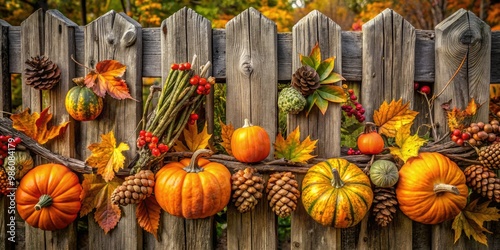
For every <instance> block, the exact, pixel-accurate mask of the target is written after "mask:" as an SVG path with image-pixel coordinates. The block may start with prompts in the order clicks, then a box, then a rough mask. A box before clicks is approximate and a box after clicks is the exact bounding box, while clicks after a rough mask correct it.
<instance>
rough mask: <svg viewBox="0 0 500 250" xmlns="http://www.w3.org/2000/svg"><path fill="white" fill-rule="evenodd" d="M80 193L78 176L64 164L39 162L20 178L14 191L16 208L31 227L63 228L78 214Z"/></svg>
mask: <svg viewBox="0 0 500 250" xmlns="http://www.w3.org/2000/svg"><path fill="white" fill-rule="evenodd" d="M81 192H82V186H81V185H80V182H79V180H78V176H77V175H76V174H75V173H73V172H71V170H69V169H68V168H67V167H65V166H63V165H60V164H52V163H50V164H43V165H40V166H38V167H35V168H34V169H32V170H30V171H29V172H28V173H27V174H26V175H25V176H24V177H23V178H22V179H21V183H20V184H19V187H18V188H17V190H16V203H17V211H18V212H19V215H20V216H21V218H23V220H25V221H26V222H27V223H28V224H30V225H31V226H33V227H36V228H40V229H43V230H51V231H53V230H58V229H63V228H65V227H67V226H68V225H69V224H71V222H73V221H74V220H75V219H76V217H77V216H78V212H79V211H80V206H81V202H80V194H81Z"/></svg>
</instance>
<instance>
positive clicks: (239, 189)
mask: <svg viewBox="0 0 500 250" xmlns="http://www.w3.org/2000/svg"><path fill="white" fill-rule="evenodd" d="M231 181H232V187H231V189H232V190H233V196H232V198H233V200H232V201H233V202H234V205H235V206H236V207H237V208H238V211H239V212H240V213H246V212H248V211H251V210H253V209H254V207H255V206H256V205H257V203H259V199H260V198H262V191H263V190H264V179H262V176H261V175H260V174H258V173H257V170H256V169H255V168H252V167H247V168H245V170H239V171H238V172H236V173H234V174H233V175H232V176H231Z"/></svg>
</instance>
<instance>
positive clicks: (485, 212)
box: [451, 199, 500, 246]
mask: <svg viewBox="0 0 500 250" xmlns="http://www.w3.org/2000/svg"><path fill="white" fill-rule="evenodd" d="M478 201H479V199H477V200H474V201H472V202H471V203H469V204H468V205H467V207H465V208H464V209H463V210H462V212H461V213H460V214H459V215H457V217H455V219H454V220H453V224H452V226H451V227H452V228H453V230H454V231H455V242H457V241H458V239H460V236H461V235H462V231H464V233H465V235H466V236H467V237H468V238H469V239H470V236H472V237H473V238H474V240H476V241H477V242H479V243H481V244H484V245H486V246H488V242H487V238H486V235H485V234H484V232H487V233H491V232H490V231H488V230H487V229H486V228H484V227H483V224H484V222H486V221H498V220H499V219H500V214H499V212H500V210H499V209H498V208H496V207H488V205H489V204H490V202H491V201H486V202H484V203H482V204H479V205H477V202H478Z"/></svg>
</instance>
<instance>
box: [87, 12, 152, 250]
mask: <svg viewBox="0 0 500 250" xmlns="http://www.w3.org/2000/svg"><path fill="white" fill-rule="evenodd" d="M84 32H85V37H84V42H85V59H84V64H85V65H87V66H90V67H92V68H94V67H95V65H96V64H97V63H98V62H100V61H103V60H109V59H114V60H117V61H119V62H121V63H122V64H124V65H126V66H127V71H126V72H125V74H124V76H123V78H124V79H125V80H126V82H127V85H128V88H129V91H130V94H131V96H132V97H133V98H135V99H137V100H139V101H134V100H130V99H126V100H116V99H113V98H111V97H109V96H106V98H105V100H104V109H103V111H102V113H101V115H100V116H99V117H98V118H97V119H96V120H94V121H88V122H84V123H83V122H82V123H80V125H81V129H80V140H81V142H82V144H83V145H90V144H91V143H94V142H100V141H101V135H102V134H106V133H109V132H110V131H114V134H115V137H116V141H117V142H125V143H127V144H129V145H135V139H136V126H137V124H138V122H139V120H140V117H141V113H142V108H141V104H142V102H141V100H142V75H141V73H142V29H141V27H140V25H139V24H138V23H137V22H136V21H135V20H133V19H131V18H130V17H128V16H127V15H125V14H123V13H120V14H118V13H116V12H114V11H110V12H108V13H106V14H105V15H103V16H101V17H99V18H98V19H96V20H95V21H93V22H92V23H90V24H88V25H87V26H86V27H85V30H84ZM81 150H82V151H81V152H80V155H81V157H82V158H83V159H86V158H87V157H88V155H89V154H90V151H88V150H87V148H82V149H81ZM134 153H135V147H133V146H131V147H130V150H128V151H126V152H124V154H125V157H126V159H127V160H129V159H132V158H133V156H134ZM126 165H128V162H127V161H126V162H125V166H126ZM122 212H123V215H122V218H121V220H120V222H119V223H118V225H117V226H116V228H114V229H113V230H112V231H111V232H109V233H108V235H105V234H104V231H103V230H102V229H101V228H100V227H99V226H98V225H97V223H96V222H95V221H94V218H93V214H91V215H90V216H89V247H90V249H138V248H140V247H142V231H141V228H140V227H139V226H138V224H137V222H136V218H135V209H134V207H133V206H128V207H125V208H123V209H122Z"/></svg>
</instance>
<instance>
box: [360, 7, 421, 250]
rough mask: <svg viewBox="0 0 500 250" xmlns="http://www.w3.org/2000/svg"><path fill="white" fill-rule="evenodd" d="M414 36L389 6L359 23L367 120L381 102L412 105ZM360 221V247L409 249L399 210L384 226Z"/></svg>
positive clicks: (408, 230) (407, 225)
mask: <svg viewBox="0 0 500 250" xmlns="http://www.w3.org/2000/svg"><path fill="white" fill-rule="evenodd" d="M415 39H416V35H415V28H414V27H413V26H411V24H410V23H409V22H407V21H406V20H404V19H403V17H402V16H400V15H399V14H397V13H395V12H394V11H392V10H390V9H386V10H384V11H383V12H382V13H380V14H379V15H377V16H376V17H375V18H374V19H372V20H370V21H369V22H367V23H365V24H364V25H363V75H362V88H361V103H362V104H363V106H364V107H365V109H366V113H365V115H366V119H367V120H368V121H373V113H374V110H376V109H378V107H380V105H381V104H382V103H383V102H384V101H387V102H391V101H392V100H396V101H397V100H399V99H400V98H402V99H403V103H407V102H410V108H412V107H413V106H414V104H413V99H414V95H413V84H414V81H413V79H414V72H415V69H414V65H415V64H414V60H415ZM366 220H368V222H367V221H366ZM362 223H368V230H367V231H366V233H367V235H360V240H359V242H360V245H361V246H366V247H369V248H370V249H411V248H412V221H411V220H410V219H408V218H407V217H406V216H404V215H403V214H402V213H401V212H400V211H399V210H398V212H397V214H396V215H395V216H394V219H393V221H392V223H391V224H389V225H388V226H387V227H385V228H382V227H380V226H378V225H377V224H376V223H375V221H374V220H373V218H372V216H371V214H370V215H368V216H367V217H365V219H364V221H363V222H362ZM363 238H364V239H367V240H363ZM365 244H366V245H365Z"/></svg>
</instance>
